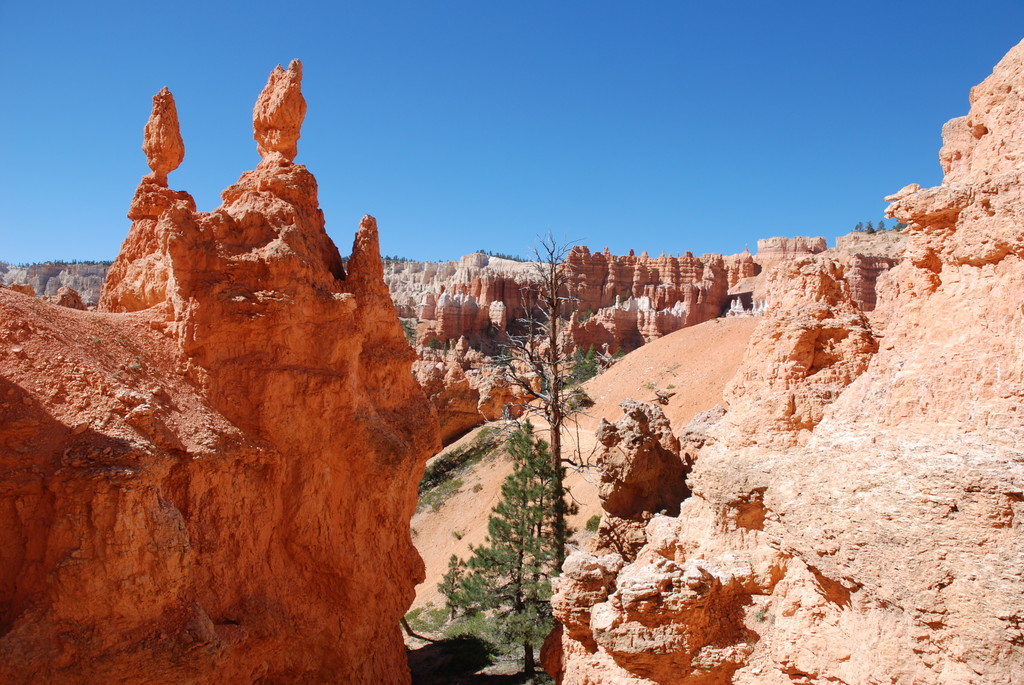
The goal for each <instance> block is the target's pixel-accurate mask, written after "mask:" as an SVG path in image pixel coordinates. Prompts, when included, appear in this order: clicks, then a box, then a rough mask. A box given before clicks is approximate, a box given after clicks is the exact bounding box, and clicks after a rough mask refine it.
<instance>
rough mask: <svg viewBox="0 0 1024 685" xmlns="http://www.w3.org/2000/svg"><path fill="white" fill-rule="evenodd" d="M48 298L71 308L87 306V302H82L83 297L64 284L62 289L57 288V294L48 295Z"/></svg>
mask: <svg viewBox="0 0 1024 685" xmlns="http://www.w3.org/2000/svg"><path fill="white" fill-rule="evenodd" d="M46 299H47V300H49V301H50V302H53V303H54V304H58V305H60V306H61V307H68V308H69V309H82V310H84V309H85V308H86V307H85V303H84V302H82V297H81V296H80V295H79V294H78V293H77V292H75V291H74V290H73V289H72V288H69V287H67V286H66V285H62V286H61V287H60V289H59V290H57V294H56V295H54V296H53V297H47V298H46Z"/></svg>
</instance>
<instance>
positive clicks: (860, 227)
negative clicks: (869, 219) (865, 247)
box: [853, 221, 864, 233]
mask: <svg viewBox="0 0 1024 685" xmlns="http://www.w3.org/2000/svg"><path fill="white" fill-rule="evenodd" d="M853 230H855V231H857V232H858V233H860V232H861V231H863V230H864V222H863V221H858V222H857V225H856V226H854V227H853Z"/></svg>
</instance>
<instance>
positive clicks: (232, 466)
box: [0, 61, 440, 683]
mask: <svg viewBox="0 0 1024 685" xmlns="http://www.w3.org/2000/svg"><path fill="white" fill-rule="evenodd" d="M301 77H302V74H301V65H300V64H299V63H298V62H297V61H295V62H293V63H292V64H291V65H290V66H289V68H288V69H287V70H285V69H281V68H280V67H278V68H277V69H276V70H275V71H274V72H273V73H272V74H271V77H270V79H269V81H268V84H267V87H266V89H265V90H264V91H263V93H262V94H261V95H260V97H259V99H258V101H257V104H256V108H255V110H254V133H255V139H256V141H257V144H258V150H259V152H260V155H261V157H262V160H261V161H260V163H259V165H258V166H257V168H256V169H255V170H253V171H248V172H246V173H244V174H243V175H242V177H241V179H240V180H239V181H238V183H236V184H235V185H233V186H231V187H229V188H228V189H227V190H225V191H224V193H223V195H222V197H223V204H222V205H221V206H220V207H219V208H217V209H215V210H214V211H212V212H209V213H201V212H196V211H195V204H194V202H193V201H192V199H191V197H190V196H188V194H187V193H183V192H180V191H173V190H171V189H169V188H168V187H167V175H168V174H169V173H170V172H172V171H173V170H174V168H175V167H176V166H177V165H178V164H179V163H180V161H181V158H182V156H183V154H184V147H183V144H182V142H181V138H180V135H179V134H178V126H177V116H176V112H175V106H174V100H173V98H172V97H171V95H170V93H169V92H167V91H166V90H164V91H161V93H159V94H158V95H157V96H156V97H155V98H154V107H153V115H152V117H151V119H150V121H149V123H148V124H147V126H146V131H145V138H144V140H145V144H144V147H143V149H144V150H145V152H146V154H147V159H148V161H149V164H150V168H151V170H152V173H151V174H149V175H147V176H146V177H144V178H143V180H142V182H141V183H140V185H139V188H138V190H137V191H136V194H135V197H134V199H133V200H132V204H131V209H130V212H129V217H130V218H131V219H132V221H133V224H132V228H131V231H130V233H129V235H128V238H127V239H126V240H125V243H124V245H123V246H122V250H121V253H120V254H119V256H118V259H117V260H116V261H115V263H114V264H113V265H112V267H111V269H110V273H109V275H108V277H107V281H106V283H105V285H104V288H103V295H102V298H101V309H102V311H100V312H81V311H74V310H71V309H66V308H62V307H56V306H53V305H49V304H45V303H40V302H38V301H35V300H32V299H30V298H29V297H26V296H24V295H22V294H19V293H15V292H13V291H10V290H0V309H2V314H0V326H2V328H3V338H4V340H6V341H9V344H7V345H5V346H4V347H3V349H2V352H0V413H2V415H3V422H2V423H0V510H2V511H3V519H4V520H5V521H7V522H9V525H7V526H4V527H3V530H0V680H2V681H4V682H29V683H44V682H45V683H82V682H124V683H144V682H145V683H151V682H176V683H209V682H267V683H270V682H352V683H371V682H372V683H402V682H408V681H409V674H408V669H407V666H406V658H405V650H404V645H403V641H402V636H401V631H400V627H399V619H400V618H401V617H402V616H403V614H404V613H405V611H406V609H407V608H408V606H409V604H410V603H411V601H412V598H413V588H414V586H415V584H416V583H417V582H418V581H419V580H421V579H422V576H423V566H422V562H421V560H420V558H419V556H418V554H417V553H416V551H415V549H414V548H413V546H412V542H411V538H410V533H409V520H410V518H411V516H412V513H413V510H414V508H415V502H416V488H417V483H418V481H419V479H420V477H421V475H422V472H423V465H424V463H425V461H426V458H427V457H428V456H429V455H431V454H433V453H434V452H436V451H437V450H438V449H439V448H440V440H439V438H438V432H437V418H436V415H435V413H434V410H433V408H432V407H431V405H430V403H429V402H428V401H427V399H426V398H425V396H424V394H423V392H422V390H421V389H420V387H419V385H418V384H417V383H416V382H415V380H414V378H413V376H412V373H411V365H412V362H413V359H414V354H413V353H412V351H411V350H410V348H409V346H408V344H407V343H406V340H405V336H404V334H403V331H402V329H401V327H400V325H399V322H398V320H397V315H396V312H395V309H394V307H393V305H392V302H391V298H390V294H389V292H388V290H387V287H386V286H385V284H384V280H383V265H382V262H381V259H380V255H379V248H378V243H377V227H376V222H375V221H374V220H373V218H372V217H369V216H367V217H364V218H363V220H362V222H361V224H360V227H359V230H358V232H357V234H356V237H355V241H354V244H353V247H352V257H351V259H350V260H349V262H348V265H347V269H346V268H344V267H343V266H342V260H341V257H340V255H339V253H338V250H337V249H336V248H335V246H334V244H333V243H332V242H331V240H330V239H329V238H328V237H327V234H326V232H325V231H324V217H323V213H322V212H321V210H320V209H319V207H318V201H317V186H316V181H315V180H314V178H313V176H312V174H310V173H309V172H308V171H307V170H306V169H305V167H303V166H301V165H298V164H295V163H294V162H293V159H294V157H295V154H296V151H297V147H296V145H297V140H298V137H299V128H300V126H301V123H302V118H303V115H304V113H305V101H304V99H303V97H302V94H301V91H300V83H301Z"/></svg>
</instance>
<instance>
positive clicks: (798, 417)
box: [725, 259, 878, 446]
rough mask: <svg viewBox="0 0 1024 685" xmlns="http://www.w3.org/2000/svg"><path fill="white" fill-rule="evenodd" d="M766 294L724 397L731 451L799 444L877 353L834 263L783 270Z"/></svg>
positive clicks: (780, 268) (784, 267)
mask: <svg viewBox="0 0 1024 685" xmlns="http://www.w3.org/2000/svg"><path fill="white" fill-rule="evenodd" d="M767 288H768V293H767V299H768V301H769V302H770V303H771V305H770V308H769V310H768V311H767V313H766V314H765V316H764V319H763V320H762V322H761V324H760V325H759V326H758V328H757V330H755V331H754V334H753V336H752V337H751V340H750V345H749V347H748V348H747V353H746V356H745V357H744V362H743V364H742V365H741V366H740V370H739V371H738V372H737V374H736V377H735V378H733V380H732V381H731V382H730V383H729V385H728V386H727V387H726V389H725V400H726V402H727V404H728V405H729V406H730V408H731V411H730V412H729V414H728V416H727V417H726V425H727V426H728V428H729V430H731V431H733V433H732V436H731V437H732V442H733V444H736V445H741V444H748V443H762V444H768V443H771V442H773V441H774V442H777V443H778V444H779V445H780V446H783V445H784V446H790V445H792V444H795V443H797V442H800V441H801V440H806V439H807V438H808V437H809V435H810V431H811V430H812V429H813V428H814V426H816V425H817V424H818V423H819V422H820V421H821V419H822V416H823V414H824V409H825V407H826V406H828V404H830V403H831V402H832V400H833V399H834V398H835V397H836V395H837V394H838V392H839V391H840V390H842V389H843V388H844V387H846V386H847V385H849V383H850V382H851V381H852V380H853V379H854V378H856V377H857V376H859V375H860V374H861V373H863V371H864V369H866V368H867V365H868V361H869V360H870V359H871V356H872V355H873V354H874V353H875V352H876V351H877V350H878V344H877V342H876V341H875V339H874V336H873V335H872V332H871V330H870V327H869V324H868V321H867V318H866V317H865V316H864V314H863V313H862V312H861V311H860V309H859V308H858V307H857V305H856V304H854V302H853V300H852V298H851V297H850V290H849V287H848V286H847V284H846V282H845V281H844V280H843V268H842V266H841V265H840V264H838V263H837V262H834V261H831V260H821V259H818V260H815V259H806V260H803V261H797V262H793V263H788V264H782V265H780V266H778V267H776V268H775V269H774V270H773V271H772V272H770V273H769V275H768V286H767Z"/></svg>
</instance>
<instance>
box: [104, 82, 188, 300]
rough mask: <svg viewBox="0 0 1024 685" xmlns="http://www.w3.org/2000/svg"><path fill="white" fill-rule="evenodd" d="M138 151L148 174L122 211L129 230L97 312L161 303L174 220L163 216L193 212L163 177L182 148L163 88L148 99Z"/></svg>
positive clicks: (174, 112) (171, 99)
mask: <svg viewBox="0 0 1024 685" xmlns="http://www.w3.org/2000/svg"><path fill="white" fill-rule="evenodd" d="M142 149H143V151H145V153H146V161H147V163H148V164H149V168H150V169H151V170H152V173H151V174H148V175H146V176H143V177H142V181H141V182H140V183H139V187H138V188H136V189H135V197H133V198H132V203H131V206H130V207H129V209H128V218H129V219H131V220H132V227H131V229H130V230H129V231H128V238H126V239H125V241H124V243H123V244H122V245H121V252H120V253H119V254H118V256H117V259H115V260H114V263H113V264H111V265H110V270H109V271H108V273H107V278H106V280H105V281H104V282H103V289H102V291H101V292H100V303H99V308H100V309H102V310H104V311H108V312H134V311H138V310H140V309H148V308H149V307H152V306H153V305H156V304H159V303H161V302H164V301H165V300H166V299H167V297H168V293H167V284H168V283H167V282H168V279H169V278H170V273H169V272H170V264H169V263H168V259H169V256H168V248H167V247H166V246H165V241H166V239H167V237H168V233H169V232H170V231H172V230H173V229H174V221H175V219H174V218H172V217H170V216H169V217H167V218H165V217H164V215H165V214H166V213H167V212H168V210H170V209H171V208H172V206H175V207H176V206H177V205H179V204H180V205H181V207H182V208H183V211H185V212H195V210H196V203H195V200H193V199H192V196H191V195H189V194H188V193H186V192H183V191H174V190H171V189H170V188H168V187H167V174H168V173H169V172H170V171H172V170H173V169H175V168H176V167H177V166H178V164H180V163H181V160H182V158H183V156H184V154H185V146H184V144H183V143H182V140H181V134H180V132H179V131H178V115H177V110H176V109H175V105H174V96H173V95H171V93H170V92H169V91H168V90H167V89H166V88H165V89H163V90H161V91H160V92H159V93H157V95H155V96H154V97H153V111H152V113H151V114H150V115H149V121H148V122H146V128H145V129H144V132H143V143H142Z"/></svg>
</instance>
